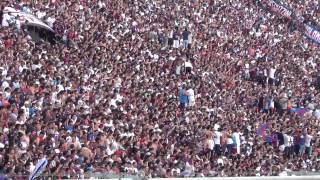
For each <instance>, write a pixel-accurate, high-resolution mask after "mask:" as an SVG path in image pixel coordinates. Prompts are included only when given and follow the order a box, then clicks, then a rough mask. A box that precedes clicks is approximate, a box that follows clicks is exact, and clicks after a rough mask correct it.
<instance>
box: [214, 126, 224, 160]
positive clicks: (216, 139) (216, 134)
mask: <svg viewBox="0 0 320 180" xmlns="http://www.w3.org/2000/svg"><path fill="white" fill-rule="evenodd" d="M221 136H222V133H221V132H219V131H215V132H214V137H213V141H214V151H215V153H216V155H217V156H220V155H221V142H220V139H221Z"/></svg>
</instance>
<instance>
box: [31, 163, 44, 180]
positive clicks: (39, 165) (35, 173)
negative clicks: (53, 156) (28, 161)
mask: <svg viewBox="0 0 320 180" xmlns="http://www.w3.org/2000/svg"><path fill="white" fill-rule="evenodd" d="M47 164H48V160H47V158H45V157H44V158H42V159H40V160H39V161H38V163H37V165H36V167H35V168H34V170H33V171H32V173H31V174H30V176H29V180H34V179H35V178H37V177H38V176H39V175H41V174H42V172H43V171H44V170H45V168H46V166H47Z"/></svg>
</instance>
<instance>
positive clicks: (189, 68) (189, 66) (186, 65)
mask: <svg viewBox="0 0 320 180" xmlns="http://www.w3.org/2000/svg"><path fill="white" fill-rule="evenodd" d="M183 65H184V68H185V70H186V73H187V74H191V72H192V68H193V66H192V63H191V62H190V61H185V62H184V64H183Z"/></svg>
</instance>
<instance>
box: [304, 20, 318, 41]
mask: <svg viewBox="0 0 320 180" xmlns="http://www.w3.org/2000/svg"><path fill="white" fill-rule="evenodd" d="M304 27H305V30H304V35H305V36H307V37H308V38H309V39H311V40H313V41H314V42H315V43H317V44H319V45H320V29H319V28H316V27H315V26H311V25H308V24H304Z"/></svg>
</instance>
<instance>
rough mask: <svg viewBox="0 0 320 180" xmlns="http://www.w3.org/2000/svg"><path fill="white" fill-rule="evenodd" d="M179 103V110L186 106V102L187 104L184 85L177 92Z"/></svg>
mask: <svg viewBox="0 0 320 180" xmlns="http://www.w3.org/2000/svg"><path fill="white" fill-rule="evenodd" d="M179 102H180V108H181V109H185V108H186V107H187V105H188V102H189V100H188V95H187V92H186V88H185V86H184V85H183V86H182V87H181V89H180V90H179Z"/></svg>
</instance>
